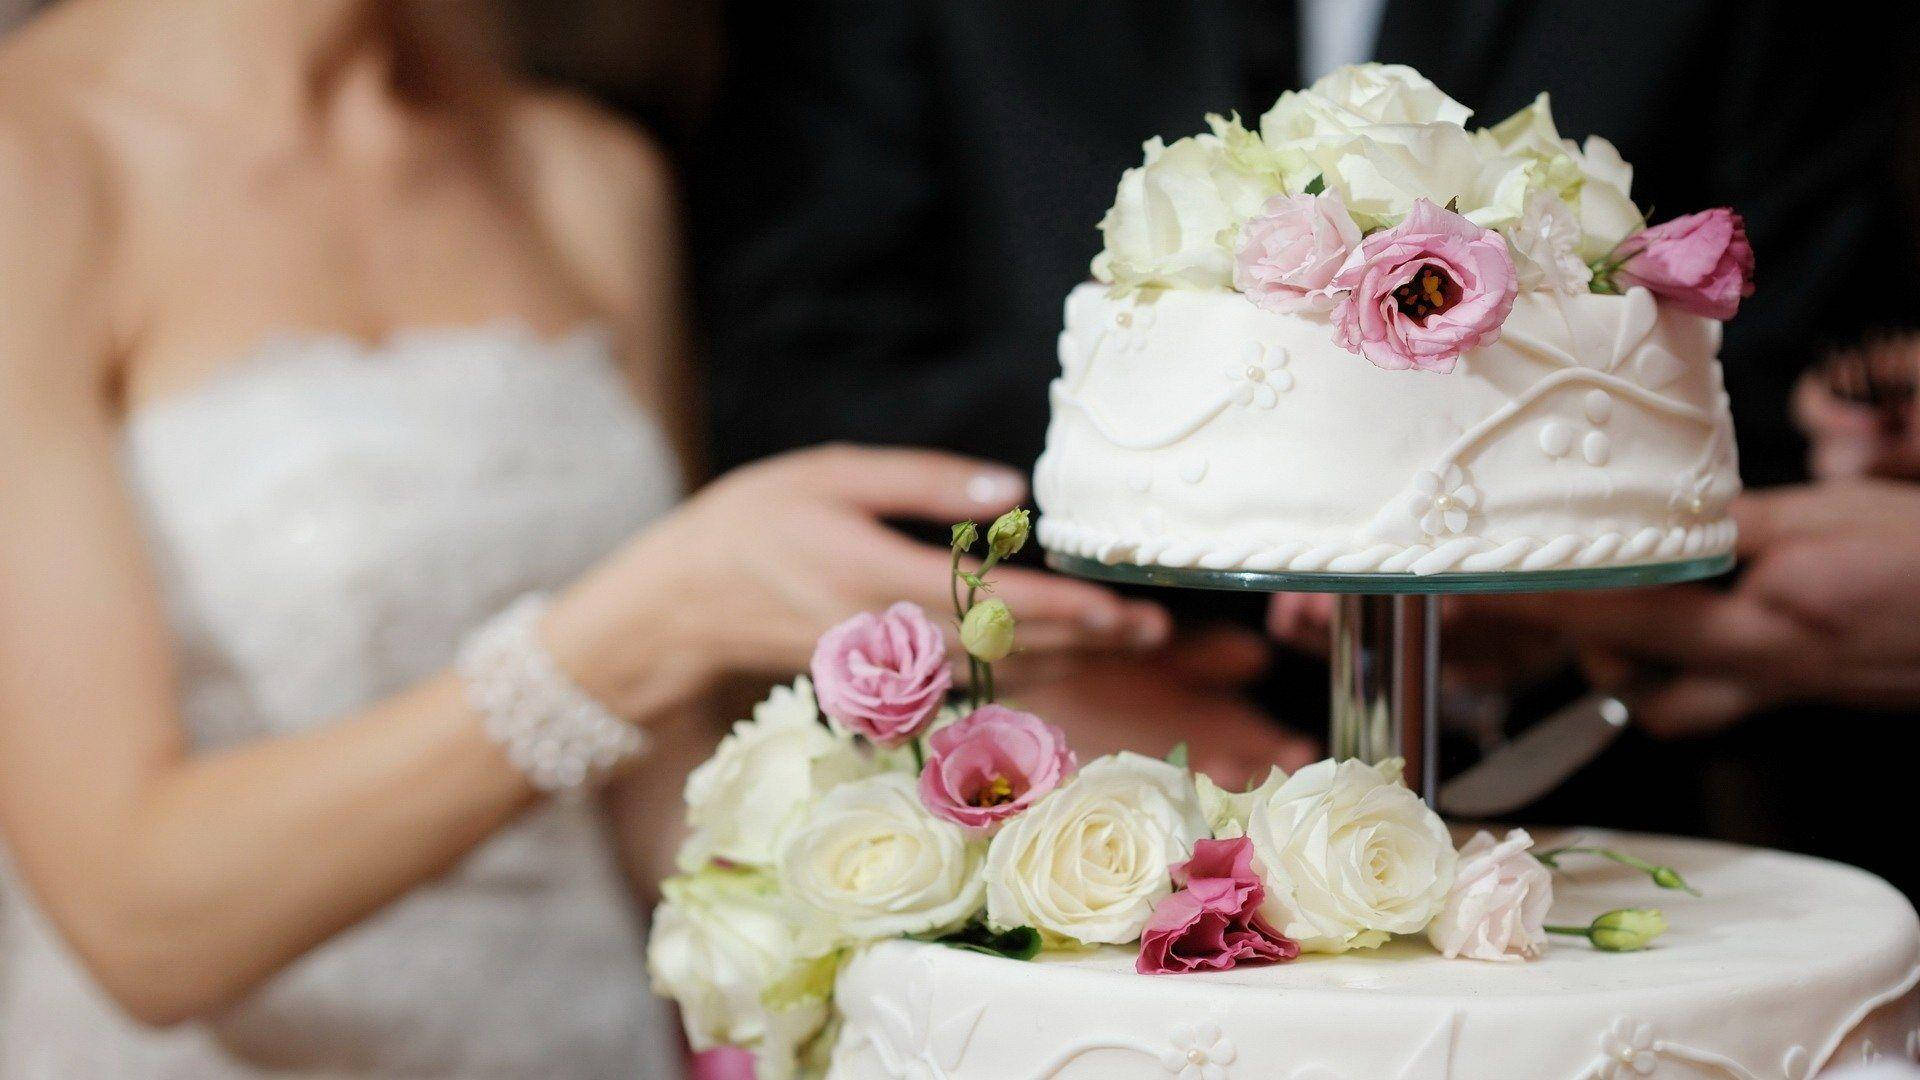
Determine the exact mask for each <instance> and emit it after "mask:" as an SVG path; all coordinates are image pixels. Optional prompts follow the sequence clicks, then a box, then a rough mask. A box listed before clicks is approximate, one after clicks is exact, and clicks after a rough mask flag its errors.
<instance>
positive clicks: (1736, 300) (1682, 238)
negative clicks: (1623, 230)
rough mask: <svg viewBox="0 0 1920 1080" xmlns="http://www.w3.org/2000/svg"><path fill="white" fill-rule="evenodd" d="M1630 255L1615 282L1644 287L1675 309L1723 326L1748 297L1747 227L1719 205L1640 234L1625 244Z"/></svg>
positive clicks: (1750, 249) (1749, 254)
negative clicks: (1715, 320) (1672, 305)
mask: <svg viewBox="0 0 1920 1080" xmlns="http://www.w3.org/2000/svg"><path fill="white" fill-rule="evenodd" d="M1622 250H1624V251H1627V252H1630V253H1631V254H1629V255H1628V256H1627V259H1626V261H1625V262H1623V263H1621V264H1620V269H1619V270H1617V271H1615V272H1614V282H1615V283H1616V284H1618V285H1620V286H1622V287H1625V286H1630V285H1640V286H1644V287H1645V288H1647V289H1648V290H1650V291H1651V292H1653V294H1654V295H1656V296H1659V297H1662V298H1664V299H1667V300H1671V301H1673V302H1674V304H1676V305H1678V306H1679V307H1681V308H1683V309H1685V310H1687V311H1691V312H1693V313H1694V314H1695V315H1704V316H1706V317H1707V318H1709V319H1719V320H1720V321H1722V322H1725V321H1726V320H1728V319H1731V318H1733V315H1734V312H1736V311H1739V310H1740V301H1741V300H1742V299H1743V298H1745V297H1749V296H1752V295H1753V245H1752V244H1750V243H1748V242H1747V223H1746V222H1745V221H1743V220H1741V217H1740V215H1739V214H1736V213H1734V212H1733V211H1732V210H1729V209H1727V208H1726V207H1724V206H1722V207H1720V208H1718V209H1715V210H1702V211H1701V212H1699V213H1697V214H1688V215H1687V216H1686V217H1677V218H1674V219H1673V220H1672V221H1668V222H1663V223H1662V224H1659V225H1655V226H1654V227H1653V228H1651V229H1645V230H1642V231H1641V232H1639V233H1636V234H1635V235H1633V236H1629V237H1627V239H1626V242H1625V244H1624V245H1623V247H1622Z"/></svg>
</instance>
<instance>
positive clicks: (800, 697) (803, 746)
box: [680, 678, 881, 871]
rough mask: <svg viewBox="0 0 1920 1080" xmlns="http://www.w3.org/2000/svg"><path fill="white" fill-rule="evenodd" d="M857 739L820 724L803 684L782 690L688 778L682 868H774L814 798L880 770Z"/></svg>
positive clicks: (809, 692) (803, 681) (810, 688)
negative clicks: (785, 839) (779, 847)
mask: <svg viewBox="0 0 1920 1080" xmlns="http://www.w3.org/2000/svg"><path fill="white" fill-rule="evenodd" d="M880 767H881V766H880V764H879V763H878V762H876V760H875V759H874V758H871V757H869V756H867V755H865V754H863V753H862V752H861V751H860V749H859V747H858V746H857V745H855V743H854V742H853V740H851V739H849V738H847V737H846V736H845V735H843V734H840V733H838V732H836V731H834V730H833V729H831V728H829V727H828V726H827V725H825V724H822V723H821V722H820V711H819V709H818V708H817V707H816V706H815V705H814V700H813V686H812V684H810V683H809V682H808V681H807V680H806V679H805V678H801V679H798V680H795V682H794V684H793V686H792V688H791V689H789V688H787V687H784V686H777V687H775V688H774V689H773V693H772V694H770V695H769V696H768V697H767V700H765V701H763V702H761V703H760V704H758V705H755V706H754V708H753V719H752V720H742V721H740V722H739V723H737V724H735V725H733V733H732V734H730V735H728V736H727V737H726V738H725V739H722V740H721V741H720V746H719V748H718V749H716V750H715V751H714V755H713V757H711V758H709V759H707V760H706V761H705V762H702V763H701V765H700V767H699V768H696V769H694V770H693V772H692V773H690V774H688V776H687V789H686V798H687V824H688V825H689V826H690V827H691V828H692V830H693V833H692V835H691V836H690V837H689V838H688V839H687V842H686V844H685V845H683V846H682V848H681V849H680V865H681V869H683V870H687V871H693V870H697V869H699V868H700V867H702V866H705V865H706V864H707V863H709V862H711V861H713V860H714V859H725V860H727V861H728V862H733V863H738V864H740V865H743V866H769V865H771V864H772V863H773V852H774V844H775V842H776V840H777V839H778V838H779V836H780V833H781V831H782V830H783V829H785V828H786V827H787V825H788V824H790V823H791V822H792V820H793V819H794V818H795V817H796V816H797V815H798V814H799V812H800V810H801V808H802V807H804V806H805V805H806V803H807V800H808V799H809V798H811V797H812V796H813V794H814V793H815V792H816V791H822V790H825V789H826V788H828V787H830V786H832V785H834V784H837V783H841V782H844V781H846V780H849V779H853V778H855V777H858V776H862V775H865V774H867V773H870V772H873V771H875V770H877V769H878V768H880Z"/></svg>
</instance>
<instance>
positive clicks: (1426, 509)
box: [1411, 464, 1480, 539]
mask: <svg viewBox="0 0 1920 1080" xmlns="http://www.w3.org/2000/svg"><path fill="white" fill-rule="evenodd" d="M1413 491H1414V495H1413V502H1412V506H1411V509H1412V510H1413V514H1414V516H1415V517H1417V518H1418V519H1419V520H1420V531H1421V532H1424V533H1426V534H1427V535H1428V536H1431V537H1433V538H1435V539H1442V538H1445V537H1449V536H1458V535H1459V534H1461V533H1463V532H1466V531H1467V526H1468V524H1470V523H1471V522H1472V519H1473V512H1474V511H1475V510H1477V509H1479V508H1480V489H1479V488H1477V487H1474V486H1473V484H1472V483H1470V482H1468V480H1467V476H1466V473H1464V472H1462V471H1461V470H1460V466H1458V465H1453V464H1448V465H1446V466H1444V467H1442V468H1441V469H1440V471H1438V472H1423V473H1421V474H1420V475H1418V476H1416V477H1414V478H1413Z"/></svg>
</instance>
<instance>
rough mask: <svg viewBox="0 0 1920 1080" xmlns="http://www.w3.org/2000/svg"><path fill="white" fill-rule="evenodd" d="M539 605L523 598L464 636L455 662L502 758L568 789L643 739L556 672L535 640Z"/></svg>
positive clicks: (538, 599)
mask: <svg viewBox="0 0 1920 1080" xmlns="http://www.w3.org/2000/svg"><path fill="white" fill-rule="evenodd" d="M546 611H547V598H546V597H545V596H543V595H541V594H539V593H529V594H527V595H525V596H522V597H521V598H520V599H518V600H516V601H514V602H513V603H512V604H511V605H509V606H508V607H507V609H506V610H505V611H502V612H501V613H500V614H498V615H495V616H494V617H493V618H492V619H489V620H488V621H487V622H486V623H485V624H483V625H482V626H481V627H480V628H479V629H478V630H476V631H474V632H473V633H472V634H470V635H468V637H467V639H466V640H465V641H464V642H462V643H461V646H460V653H459V657H458V659H457V660H456V661H455V664H454V668H455V670H456V671H457V672H459V675H460V680H461V682H462V683H464V684H465V687H466V692H467V700H468V701H470V702H472V704H473V707H474V708H475V709H477V710H478V711H479V712H480V715H481V723H482V724H483V725H484V727H485V728H486V732H487V735H488V737H490V738H491V739H493V741H494V742H496V743H498V744H500V748H501V749H502V750H504V751H505V752H506V755H507V760H508V761H510V762H512V763H513V765H514V767H515V768H517V769H519V770H520V771H521V772H523V773H525V774H526V776H527V779H528V780H529V781H531V782H532V784H533V786H534V787H536V788H538V789H540V790H541V791H546V792H560V791H572V790H577V789H579V788H582V787H585V786H586V785H587V784H589V783H590V782H593V781H596V780H599V779H601V778H603V777H605V776H606V775H607V773H608V772H610V771H611V770H612V769H613V767H614V766H615V765H618V764H619V763H620V762H622V761H624V760H626V759H628V758H631V757H633V756H635V755H637V754H639V753H640V752H641V751H643V750H645V749H646V737H645V736H644V735H643V734H642V733H641V731H640V729H639V728H638V727H636V726H634V725H633V724H629V723H626V722H625V721H623V720H621V719H620V718H619V717H617V716H615V715H613V713H611V712H608V711H607V708H606V706H604V705H601V704H600V703H599V702H597V701H595V700H594V699H593V698H592V697H590V696H588V694H587V692H586V691H584V690H582V689H580V687H579V686H578V685H576V684H575V683H574V681H573V680H572V679H570V678H568V677H567V674H566V672H564V671H561V670H560V665H559V664H557V663H555V662H554V659H553V656H552V655H551V654H550V653H548V652H547V650H546V647H545V646H544V645H542V644H541V642H540V634H539V629H540V619H541V616H543V615H545V614H546Z"/></svg>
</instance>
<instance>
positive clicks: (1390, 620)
mask: <svg viewBox="0 0 1920 1080" xmlns="http://www.w3.org/2000/svg"><path fill="white" fill-rule="evenodd" d="M1336 600H1337V603H1336V605H1335V607H1334V609H1333V641H1332V651H1331V652H1330V653H1329V661H1330V663H1329V665H1328V666H1329V670H1330V672H1331V674H1332V692H1333V694H1332V702H1333V708H1332V712H1331V715H1330V716H1329V717H1328V721H1329V728H1328V739H1327V745H1328V748H1329V750H1330V751H1331V752H1332V754H1333V756H1334V757H1337V758H1359V759H1360V760H1361V761H1365V762H1367V763H1369V764H1375V763H1378V762H1382V761H1385V760H1387V759H1388V758H1395V757H1397V758H1401V759H1403V760H1405V762H1406V780H1407V786H1408V787H1411V788H1412V789H1413V790H1414V791H1416V792H1418V793H1419V794H1420V796H1421V797H1422V798H1429V797H1431V795H1432V794H1433V791H1434V789H1435V786H1436V785H1437V784H1438V782H1439V777H1438V774H1437V772H1436V771H1435V767H1436V757H1437V749H1438V739H1439V731H1440V726H1439V717H1438V713H1437V711H1436V707H1437V705H1438V702H1439V691H1440V682H1439V661H1440V621H1439V617H1440V604H1439V598H1438V597H1435V596H1429V595H1422V594H1413V595H1407V594H1401V595H1387V594H1375V593H1362V594H1344V595H1341V596H1339V597H1337V598H1336Z"/></svg>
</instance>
